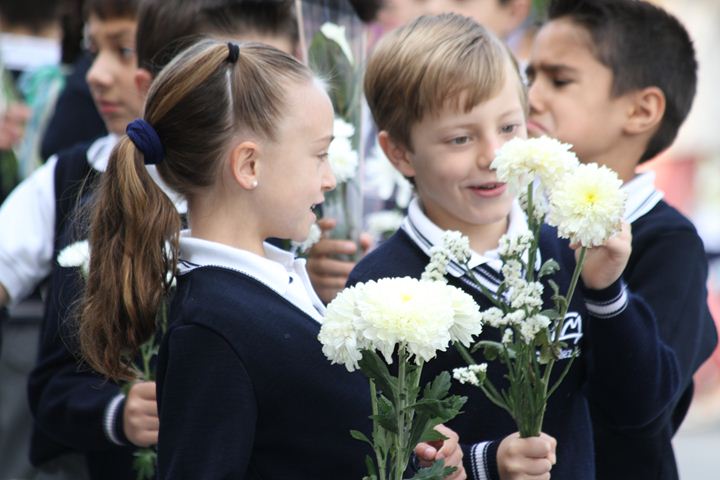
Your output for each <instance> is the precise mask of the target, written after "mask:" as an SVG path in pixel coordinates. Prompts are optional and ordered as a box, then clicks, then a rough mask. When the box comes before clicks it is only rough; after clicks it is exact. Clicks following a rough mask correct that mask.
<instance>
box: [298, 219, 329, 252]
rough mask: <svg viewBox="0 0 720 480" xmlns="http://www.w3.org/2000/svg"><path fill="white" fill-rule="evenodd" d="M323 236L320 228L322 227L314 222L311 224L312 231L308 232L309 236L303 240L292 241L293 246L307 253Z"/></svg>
mask: <svg viewBox="0 0 720 480" xmlns="http://www.w3.org/2000/svg"><path fill="white" fill-rule="evenodd" d="M321 237H322V230H320V227H319V226H318V224H317V223H313V224H312V225H310V231H309V232H308V236H307V238H306V239H305V240H304V241H302V242H296V241H292V242H291V244H292V247H293V248H294V249H295V250H296V251H297V252H300V253H305V252H307V251H309V250H310V249H311V248H312V246H313V245H315V244H316V243H317V242H319V241H320V238H321Z"/></svg>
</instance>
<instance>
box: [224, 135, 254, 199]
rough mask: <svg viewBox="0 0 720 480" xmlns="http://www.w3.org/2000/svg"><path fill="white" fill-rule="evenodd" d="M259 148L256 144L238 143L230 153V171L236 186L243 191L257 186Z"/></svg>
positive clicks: (248, 142) (249, 142)
mask: <svg viewBox="0 0 720 480" xmlns="http://www.w3.org/2000/svg"><path fill="white" fill-rule="evenodd" d="M259 157H260V147H259V146H258V144H257V143H255V142H251V141H244V142H241V143H238V144H237V145H236V146H235V147H234V148H233V149H232V151H231V152H230V171H231V173H232V176H233V178H234V179H235V181H236V182H237V184H238V185H239V186H240V187H241V188H244V189H245V190H253V189H254V188H255V187H257V186H258V170H259V162H258V160H259Z"/></svg>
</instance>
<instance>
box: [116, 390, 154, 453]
mask: <svg viewBox="0 0 720 480" xmlns="http://www.w3.org/2000/svg"><path fill="white" fill-rule="evenodd" d="M159 428H160V420H159V419H158V410H157V399H156V392H155V382H138V383H136V384H134V385H133V386H132V387H130V391H129V392H128V394H127V398H126V399H125V410H124V411H123V429H124V430H125V436H126V437H127V439H128V440H130V443H132V444H133V445H137V446H138V447H149V446H150V445H156V444H157V441H158V429H159Z"/></svg>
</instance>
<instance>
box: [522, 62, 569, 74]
mask: <svg viewBox="0 0 720 480" xmlns="http://www.w3.org/2000/svg"><path fill="white" fill-rule="evenodd" d="M537 71H543V72H546V73H550V74H555V73H563V72H570V73H572V72H575V71H576V69H575V68H573V67H569V66H567V65H563V64H553V63H539V64H537V65H533V64H528V66H527V67H525V74H526V75H535V73H536V72H537Z"/></svg>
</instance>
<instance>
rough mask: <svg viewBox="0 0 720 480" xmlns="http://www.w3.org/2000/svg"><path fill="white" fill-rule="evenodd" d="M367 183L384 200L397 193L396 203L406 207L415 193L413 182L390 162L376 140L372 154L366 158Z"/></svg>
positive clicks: (400, 206) (370, 189)
mask: <svg viewBox="0 0 720 480" xmlns="http://www.w3.org/2000/svg"><path fill="white" fill-rule="evenodd" d="M365 178H366V182H365V185H366V187H367V189H368V190H369V191H371V192H375V193H376V194H377V196H378V197H380V198H381V199H383V200H390V198H392V196H393V194H395V204H396V205H397V206H398V207H399V208H405V207H407V206H408V205H409V204H410V199H411V198H412V194H413V186H412V184H411V183H410V182H409V181H408V180H407V179H406V178H405V177H404V176H403V175H402V173H400V172H398V171H397V169H396V168H395V167H394V166H393V165H392V163H390V160H388V159H387V157H386V156H385V154H384V153H383V151H382V148H380V145H379V144H378V143H377V142H376V143H375V146H374V147H373V149H372V154H371V155H370V156H369V157H368V158H366V160H365Z"/></svg>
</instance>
